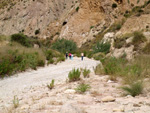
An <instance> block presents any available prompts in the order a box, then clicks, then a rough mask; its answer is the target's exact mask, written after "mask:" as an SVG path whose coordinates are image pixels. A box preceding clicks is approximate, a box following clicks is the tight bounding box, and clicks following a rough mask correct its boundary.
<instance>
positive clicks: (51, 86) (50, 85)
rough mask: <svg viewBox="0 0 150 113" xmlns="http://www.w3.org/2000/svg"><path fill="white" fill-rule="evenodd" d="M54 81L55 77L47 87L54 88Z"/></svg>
mask: <svg viewBox="0 0 150 113" xmlns="http://www.w3.org/2000/svg"><path fill="white" fill-rule="evenodd" d="M54 82H55V80H54V79H53V80H52V81H51V83H50V84H49V85H47V87H48V88H49V89H53V88H54Z"/></svg>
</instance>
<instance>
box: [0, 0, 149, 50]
mask: <svg viewBox="0 0 150 113" xmlns="http://www.w3.org/2000/svg"><path fill="white" fill-rule="evenodd" d="M4 1H5V0H2V2H0V34H4V35H11V34H14V33H18V32H23V33H24V34H26V35H29V36H38V37H40V38H43V39H45V38H50V40H55V39H57V38H66V39H70V40H73V41H75V42H77V45H78V46H79V47H81V45H82V44H84V43H85V42H87V41H90V40H92V39H94V38H95V35H97V34H98V33H100V32H102V31H103V30H105V29H106V28H108V27H109V26H110V25H112V23H114V22H115V21H116V20H120V19H121V18H122V17H124V14H125V12H128V11H131V10H132V9H133V8H134V7H135V6H141V5H143V4H144V3H145V1H147V0H132V1H131V0H129V1H128V0H79V1H76V0H28V1H25V0H21V1H20V0H14V2H13V1H12V0H7V1H9V2H7V4H5V7H3V8H2V7H1V4H2V3H3V2H4ZM114 4H115V7H113V5H114ZM149 7H150V6H147V8H146V9H145V12H147V13H146V14H145V15H142V16H140V17H131V18H129V19H127V21H126V23H125V24H124V26H123V27H122V29H121V30H120V32H118V34H121V33H124V32H132V31H134V30H141V29H144V28H145V27H147V26H148V27H149V20H150V19H149V10H148V9H149ZM131 23H133V24H131ZM35 31H39V33H38V34H35Z"/></svg>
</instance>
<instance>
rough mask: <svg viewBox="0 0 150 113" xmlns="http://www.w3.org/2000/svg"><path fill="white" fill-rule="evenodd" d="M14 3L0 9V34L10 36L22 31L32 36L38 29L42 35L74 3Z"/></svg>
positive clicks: (17, 0) (65, 0) (64, 0)
mask: <svg viewBox="0 0 150 113" xmlns="http://www.w3.org/2000/svg"><path fill="white" fill-rule="evenodd" d="M2 1H3V0H2ZM7 1H8V0H7ZM14 1H15V2H14V3H15V4H13V5H12V4H8V6H7V7H4V8H3V9H1V8H0V34H4V35H10V34H14V33H18V32H21V31H23V32H24V33H25V34H27V35H34V34H35V31H36V30H38V29H40V32H41V33H42V32H43V31H44V30H45V29H46V28H47V26H48V25H49V24H50V23H51V22H54V21H56V20H58V19H59V18H61V17H62V16H64V15H65V14H66V12H68V10H70V8H71V6H72V5H73V4H74V3H75V0H27V1H23V0H21V1H20V0H14ZM4 2H5V1H4ZM1 4H2V3H0V5H1ZM51 29H52V28H51Z"/></svg>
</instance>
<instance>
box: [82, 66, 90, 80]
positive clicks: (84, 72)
mask: <svg viewBox="0 0 150 113" xmlns="http://www.w3.org/2000/svg"><path fill="white" fill-rule="evenodd" d="M90 72H91V71H90V70H89V69H86V68H85V69H84V70H83V76H84V78H86V77H89V74H90Z"/></svg>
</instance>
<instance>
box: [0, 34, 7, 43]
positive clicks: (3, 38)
mask: <svg viewBox="0 0 150 113" xmlns="http://www.w3.org/2000/svg"><path fill="white" fill-rule="evenodd" d="M3 41H9V37H8V36H4V35H0V42H3Z"/></svg>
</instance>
